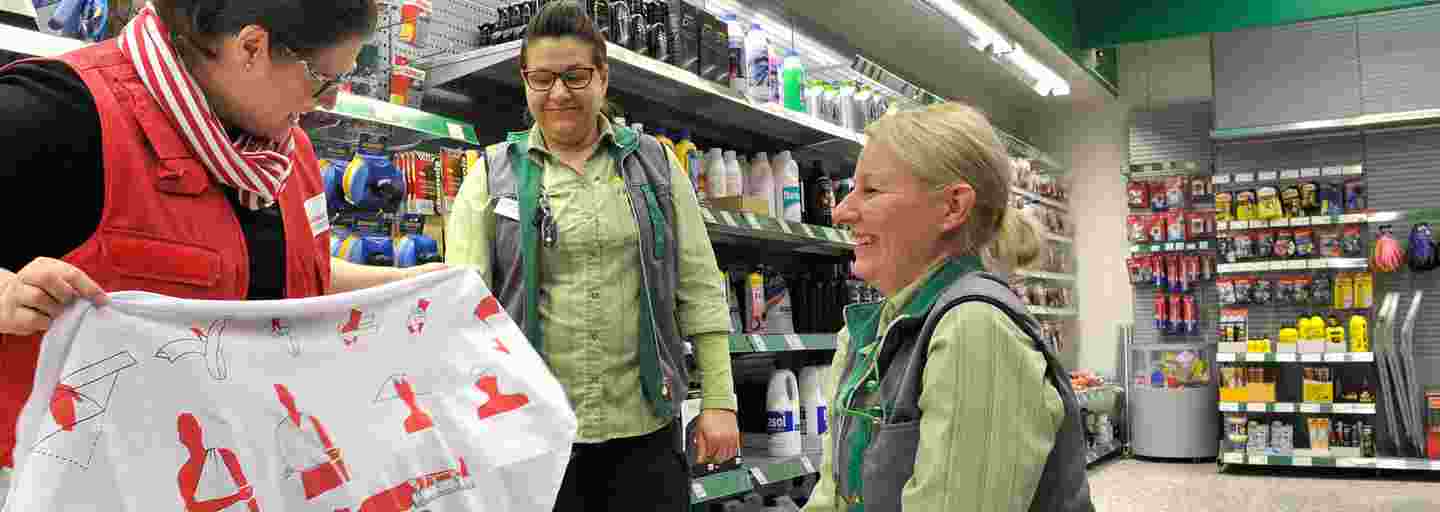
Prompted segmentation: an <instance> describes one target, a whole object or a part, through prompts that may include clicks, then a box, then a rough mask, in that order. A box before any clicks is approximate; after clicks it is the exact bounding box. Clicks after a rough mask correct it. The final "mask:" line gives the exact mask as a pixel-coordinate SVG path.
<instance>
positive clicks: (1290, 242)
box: [1271, 229, 1295, 258]
mask: <svg viewBox="0 0 1440 512" xmlns="http://www.w3.org/2000/svg"><path fill="white" fill-rule="evenodd" d="M1271 253H1272V254H1274V256H1275V257H1276V258H1293V257H1295V231H1293V230H1290V229H1281V230H1278V231H1276V232H1275V249H1274V250H1273V251H1271Z"/></svg>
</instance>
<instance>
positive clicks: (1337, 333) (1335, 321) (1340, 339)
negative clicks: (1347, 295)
mask: <svg viewBox="0 0 1440 512" xmlns="http://www.w3.org/2000/svg"><path fill="white" fill-rule="evenodd" d="M1327 324H1328V325H1327V326H1326V327H1325V342H1326V343H1330V344H1335V345H1344V344H1345V328H1344V327H1341V326H1340V319H1339V318H1336V317H1335V315H1330V318H1329V319H1328V320H1327Z"/></svg>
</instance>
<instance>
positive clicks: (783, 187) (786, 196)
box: [775, 151, 805, 222]
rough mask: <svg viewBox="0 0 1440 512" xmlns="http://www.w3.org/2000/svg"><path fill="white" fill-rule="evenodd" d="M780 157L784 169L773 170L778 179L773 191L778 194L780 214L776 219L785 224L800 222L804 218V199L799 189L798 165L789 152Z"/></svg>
mask: <svg viewBox="0 0 1440 512" xmlns="http://www.w3.org/2000/svg"><path fill="white" fill-rule="evenodd" d="M780 155H781V157H782V158H784V160H785V167H784V168H783V169H775V175H776V176H777V177H778V178H779V180H778V181H776V182H775V189H776V191H777V192H778V193H779V197H780V212H781V213H780V214H779V215H776V217H777V218H780V219H783V220H785V221H786V222H801V221H802V219H803V218H804V216H805V199H804V194H802V193H801V192H802V190H801V189H800V164H799V163H798V162H796V161H795V158H794V157H792V156H790V152H789V151H782V152H780Z"/></svg>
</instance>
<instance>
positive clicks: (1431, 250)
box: [1357, 222, 1440, 273]
mask: <svg viewBox="0 0 1440 512" xmlns="http://www.w3.org/2000/svg"><path fill="white" fill-rule="evenodd" d="M1357 229H1358V227H1357ZM1357 237H1358V236H1357ZM1407 245H1408V246H1409V250H1408V251H1406V254H1407V256H1406V257H1405V262H1406V264H1408V265H1409V266H1410V271H1411V272H1416V273H1420V272H1429V271H1431V270H1434V269H1435V267H1436V266H1440V257H1437V256H1436V254H1437V253H1440V251H1437V250H1436V245H1435V233H1434V231H1432V230H1431V228H1430V224H1429V223H1427V222H1421V223H1418V224H1415V225H1414V226H1411V227H1410V240H1409V243H1408V244H1407Z"/></svg>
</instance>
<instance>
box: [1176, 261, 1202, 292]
mask: <svg viewBox="0 0 1440 512" xmlns="http://www.w3.org/2000/svg"><path fill="white" fill-rule="evenodd" d="M1180 266H1181V267H1182V268H1183V270H1184V272H1185V280H1184V283H1185V284H1184V286H1182V287H1181V288H1182V289H1183V291H1184V292H1186V293H1189V292H1192V291H1194V290H1195V288H1196V285H1197V284H1198V283H1199V282H1200V257H1199V256H1196V255H1188V256H1185V257H1184V258H1183V259H1182V260H1181V262H1180Z"/></svg>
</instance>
